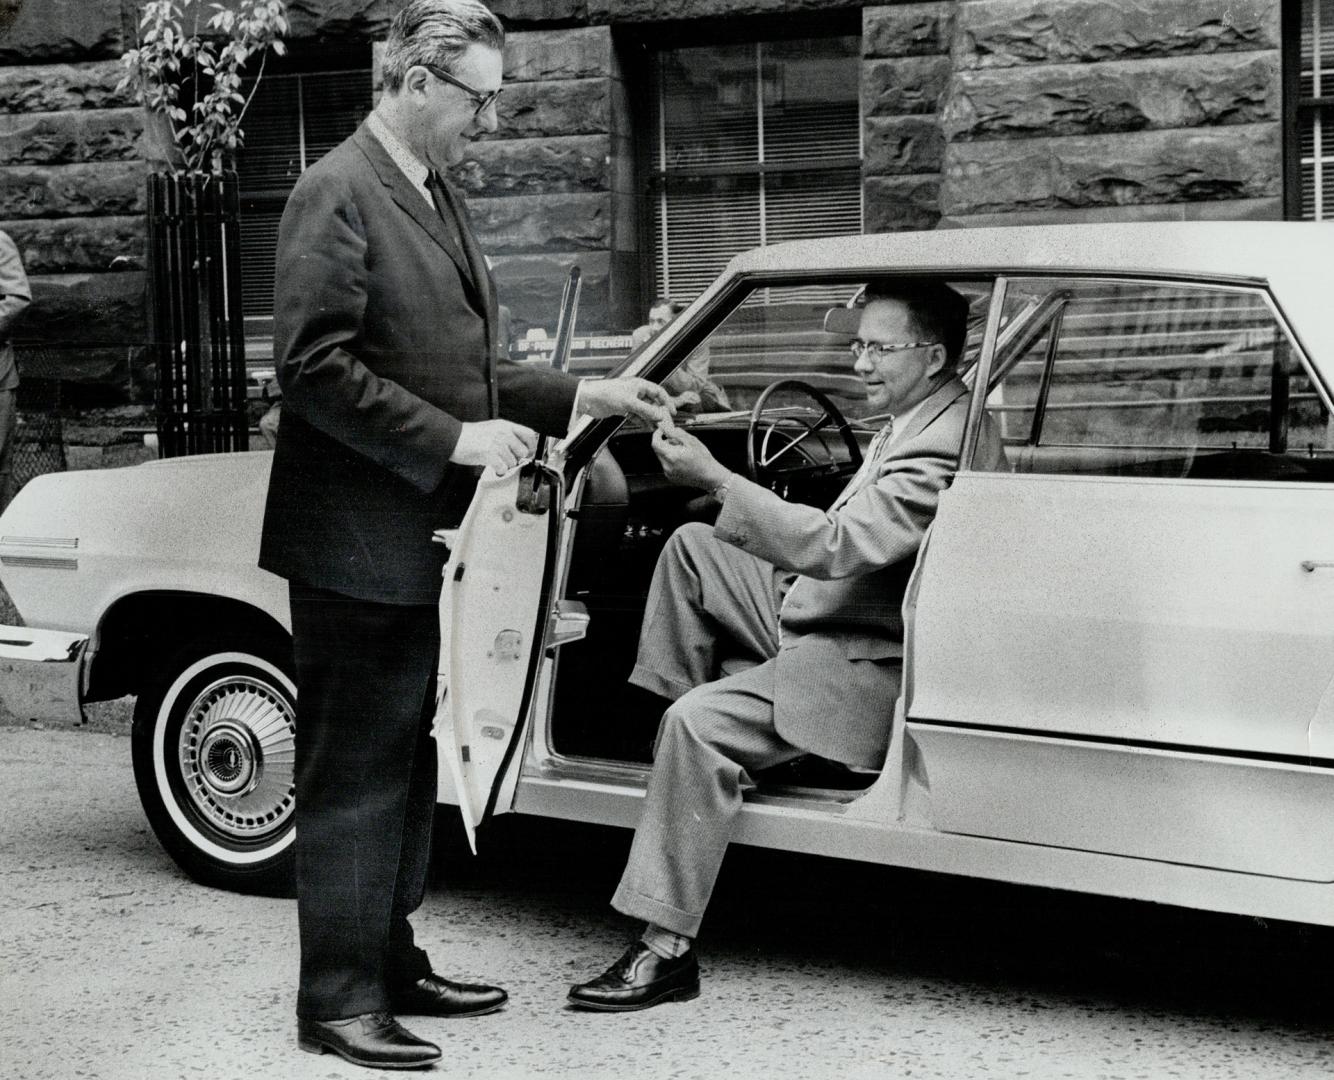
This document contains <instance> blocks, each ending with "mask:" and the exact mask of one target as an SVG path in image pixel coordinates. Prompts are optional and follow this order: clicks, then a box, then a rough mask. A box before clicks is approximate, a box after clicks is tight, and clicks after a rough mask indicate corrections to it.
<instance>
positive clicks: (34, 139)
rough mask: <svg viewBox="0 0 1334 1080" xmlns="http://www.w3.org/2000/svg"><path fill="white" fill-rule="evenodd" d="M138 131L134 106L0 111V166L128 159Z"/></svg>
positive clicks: (135, 155)
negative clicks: (57, 110)
mask: <svg viewBox="0 0 1334 1080" xmlns="http://www.w3.org/2000/svg"><path fill="white" fill-rule="evenodd" d="M142 134H143V114H142V113H141V112H140V110H139V109H96V110H89V111H86V112H69V113H32V114H30V115H0V165H22V164H34V165H36V164H48V165H57V164H64V163H74V162H79V161H134V160H138V159H139V157H140V152H139V145H138V144H139V138H140V136H141V135H142Z"/></svg>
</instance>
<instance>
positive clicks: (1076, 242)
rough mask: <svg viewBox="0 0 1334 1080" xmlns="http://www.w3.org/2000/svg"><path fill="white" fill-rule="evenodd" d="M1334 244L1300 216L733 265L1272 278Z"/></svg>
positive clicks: (944, 236)
mask: <svg viewBox="0 0 1334 1080" xmlns="http://www.w3.org/2000/svg"><path fill="white" fill-rule="evenodd" d="M1332 250H1334V223H1328V224H1316V223H1314V222H1294V221H1218V222H1214V221H1210V222H1135V223H1117V224H1090V225H1014V226H1004V227H999V228H979V229H936V230H929V231H924V232H899V233H879V234H855V235H852V236H840V237H832V238H824V239H819V240H794V241H789V242H787V243H783V244H774V245H772V246H770V247H763V248H754V249H752V250H750V251H747V252H743V253H742V254H740V255H738V256H737V257H736V258H735V259H733V260H732V263H731V265H730V266H729V267H728V271H729V272H731V273H748V272H753V271H783V270H787V269H791V270H793V271H801V270H822V269H828V270H838V269H863V268H864V269H867V270H873V269H881V270H892V269H897V268H902V269H904V270H928V269H941V270H950V269H954V268H970V269H978V270H987V271H992V270H1073V271H1081V272H1083V271H1089V270H1095V271H1108V272H1112V273H1173V274H1178V273H1180V274H1201V275H1209V276H1225V277H1237V278H1268V277H1269V276H1271V273H1272V271H1274V270H1276V269H1279V268H1281V267H1283V266H1284V265H1285V264H1286V263H1287V262H1288V261H1289V260H1291V259H1292V258H1294V257H1295V258H1298V259H1300V260H1302V261H1312V262H1314V261H1316V260H1321V261H1323V262H1324V263H1325V265H1326V266H1328V261H1329V258H1330V252H1331V251H1332Z"/></svg>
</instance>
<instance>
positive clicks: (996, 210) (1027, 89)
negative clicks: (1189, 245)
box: [940, 0, 1283, 224]
mask: <svg viewBox="0 0 1334 1080" xmlns="http://www.w3.org/2000/svg"><path fill="white" fill-rule="evenodd" d="M1279 9H1280V2H1279V0H1121V2H1119V3H1117V4H1115V5H1112V4H1108V3H1106V2H1104V0H1062V2H1061V3H1054V2H1053V0H960V2H959V4H958V8H957V13H956V16H955V19H956V22H955V31H954V46H953V72H952V76H951V79H950V85H949V91H948V96H947V99H946V101H945V105H944V107H943V109H942V114H941V123H942V127H943V132H944V137H945V144H946V145H945V164H944V179H943V184H942V187H941V195H940V209H941V212H942V214H943V215H944V222H945V223H946V224H990V223H1000V222H1026V221H1092V220H1167V219H1190V218H1217V219H1234V218H1279V217H1282V214H1283V190H1282V182H1283V178H1282V160H1283V155H1282V131H1281V119H1282V117H1281V87H1282V73H1281V68H1280V44H1281V43H1280V37H1279V26H1280V10H1279Z"/></svg>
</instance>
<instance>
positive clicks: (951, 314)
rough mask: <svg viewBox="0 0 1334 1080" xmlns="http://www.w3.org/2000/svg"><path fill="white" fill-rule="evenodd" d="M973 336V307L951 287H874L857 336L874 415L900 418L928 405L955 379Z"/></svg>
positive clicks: (857, 363) (858, 360)
mask: <svg viewBox="0 0 1334 1080" xmlns="http://www.w3.org/2000/svg"><path fill="white" fill-rule="evenodd" d="M967 331H968V301H967V300H965V299H964V298H963V297H962V296H961V295H960V294H959V293H957V292H955V291H954V290H953V289H951V288H950V287H949V286H948V285H945V284H943V283H936V282H928V283H922V284H896V283H889V284H884V285H875V284H873V285H871V286H869V287H868V288H867V290H866V294H865V297H864V305H863V307H862V309H861V318H860V320H859V322H858V325H857V336H856V337H854V338H853V339H852V342H851V344H850V346H849V348H850V350H851V352H852V356H853V369H854V370H855V371H856V373H857V374H858V376H860V378H861V380H862V382H863V384H864V385H865V387H866V404H867V407H868V409H869V411H870V412H871V413H873V414H878V413H891V414H898V413H902V412H905V411H906V410H908V409H911V408H912V407H913V406H914V405H916V404H918V403H919V402H921V401H923V400H925V399H926V397H927V396H928V395H929V394H930V393H931V392H932V390H933V389H935V387H936V386H938V385H939V384H940V382H941V381H942V380H943V379H944V378H947V377H948V376H949V375H952V374H954V372H955V369H956V366H957V364H958V360H959V357H960V356H961V355H962V352H963V344H964V339H965V336H966V335H967Z"/></svg>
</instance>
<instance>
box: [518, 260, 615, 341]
mask: <svg viewBox="0 0 1334 1080" xmlns="http://www.w3.org/2000/svg"><path fill="white" fill-rule="evenodd" d="M610 261H611V260H610V256H609V255H608V253H607V252H605V251H580V252H551V253H549V254H545V255H498V256H496V258H495V260H494V266H493V267H492V269H493V271H494V273H495V276H496V295H497V296H498V297H499V298H500V302H501V303H502V304H505V305H507V306H508V307H509V309H510V311H511V313H512V315H513V318H514V325H515V327H516V328H518V329H519V330H524V329H527V328H528V327H531V326H540V327H542V328H544V329H545V330H546V331H547V333H549V334H553V333H555V331H556V315H557V312H558V311H559V310H560V298H561V291H562V290H563V289H564V288H565V279H566V277H567V276H568V274H569V272H570V267H572V266H578V267H579V270H580V280H581V281H582V282H583V287H582V289H581V290H580V294H579V323H578V326H577V327H576V328H575V329H576V334H577V333H578V332H579V331H584V332H588V331H594V330H605V329H607V326H608V322H607V319H608V305H607V297H608V276H609V274H608V269H609V266H610Z"/></svg>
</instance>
